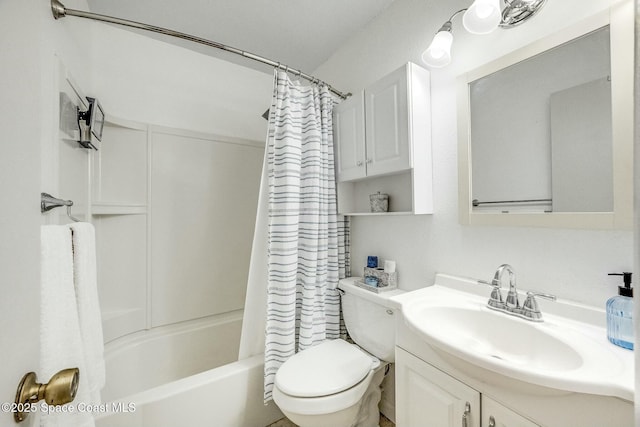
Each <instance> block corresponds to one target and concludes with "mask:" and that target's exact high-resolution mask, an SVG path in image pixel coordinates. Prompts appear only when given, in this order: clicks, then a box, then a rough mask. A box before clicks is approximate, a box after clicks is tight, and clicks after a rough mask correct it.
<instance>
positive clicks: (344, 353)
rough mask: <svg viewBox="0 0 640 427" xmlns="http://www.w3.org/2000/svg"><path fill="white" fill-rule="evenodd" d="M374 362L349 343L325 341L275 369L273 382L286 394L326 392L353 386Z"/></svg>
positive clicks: (334, 391)
mask: <svg viewBox="0 0 640 427" xmlns="http://www.w3.org/2000/svg"><path fill="white" fill-rule="evenodd" d="M375 365H376V364H375V362H374V360H373V359H372V357H371V356H368V355H367V354H365V353H364V352H363V351H362V350H360V349H359V348H358V347H356V346H355V345H353V344H349V343H347V342H346V341H343V340H340V339H338V340H333V341H325V342H323V343H322V344H318V345H316V346H314V347H311V348H308V349H306V350H304V351H301V352H299V353H297V354H295V355H293V356H291V357H290V358H289V359H288V360H287V361H286V362H284V363H283V364H282V366H280V369H278V372H277V373H276V386H277V387H278V388H279V389H280V391H282V392H283V393H286V394H288V395H290V396H296V397H319V396H327V395H330V394H334V393H339V392H341V391H344V390H346V389H348V388H351V387H353V386H354V385H356V384H357V383H359V382H360V381H361V380H362V379H363V378H364V377H365V376H367V374H368V373H369V371H371V369H372V368H373V367H374V366H375Z"/></svg>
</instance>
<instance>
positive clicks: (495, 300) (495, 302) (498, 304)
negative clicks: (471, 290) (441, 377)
mask: <svg viewBox="0 0 640 427" xmlns="http://www.w3.org/2000/svg"><path fill="white" fill-rule="evenodd" d="M478 283H481V284H483V285H488V286H491V287H492V289H491V295H490V296H489V301H487V305H489V307H493V308H501V309H502V308H504V301H503V300H502V293H501V292H500V283H499V282H496V281H495V280H492V281H491V282H487V281H486V280H478Z"/></svg>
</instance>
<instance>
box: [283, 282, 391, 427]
mask: <svg viewBox="0 0 640 427" xmlns="http://www.w3.org/2000/svg"><path fill="white" fill-rule="evenodd" d="M356 280H362V279H361V278H357V277H356V278H354V277H350V278H348V279H342V280H341V281H340V284H339V285H338V289H339V290H340V291H341V292H340V294H341V295H342V298H341V299H342V313H343V317H344V322H345V325H346V327H347V331H349V335H350V336H351V338H352V339H353V341H354V342H355V343H356V344H350V343H348V342H346V341H344V340H342V339H336V340H330V341H325V342H323V343H322V344H318V345H316V346H314V347H311V348H308V349H306V350H304V351H301V352H299V353H297V354H295V355H293V356H292V357H290V358H289V359H288V360H287V361H285V362H284V363H283V364H282V366H280V368H279V369H278V372H277V373H276V376H275V384H274V387H273V400H274V402H275V403H276V404H277V405H278V407H279V408H280V410H281V411H282V412H283V413H284V414H285V415H286V416H287V418H289V419H290V420H291V421H292V422H294V423H295V424H297V425H298V426H300V427H327V426H331V427H352V426H354V427H374V426H378V422H379V412H378V402H379V401H380V396H381V390H380V384H381V383H382V380H383V379H384V374H385V368H386V366H387V365H388V364H389V363H392V362H393V361H394V360H395V325H394V321H395V319H394V311H395V309H394V308H393V305H392V304H391V302H390V300H389V298H391V297H392V296H395V295H399V294H400V293H403V291H401V290H399V289H395V290H391V291H386V292H380V293H375V292H372V291H370V290H367V289H363V288H361V287H358V286H356V285H355V283H354V282H355V281H356Z"/></svg>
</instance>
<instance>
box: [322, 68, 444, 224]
mask: <svg viewBox="0 0 640 427" xmlns="http://www.w3.org/2000/svg"><path fill="white" fill-rule="evenodd" d="M430 123H431V111H430V88H429V72H428V71H427V70H425V69H423V68H420V67H418V66H417V65H415V64H412V63H407V64H406V65H404V66H402V67H401V68H399V69H397V70H396V71H394V72H392V73H390V74H388V75H386V76H385V77H383V78H382V79H380V80H378V81H377V82H375V83H373V84H372V85H371V86H369V87H367V88H365V89H364V91H361V92H360V93H359V94H356V95H354V96H353V97H351V98H350V99H348V100H346V101H344V102H343V103H342V104H340V105H339V106H337V107H336V108H335V114H334V141H335V153H336V172H337V180H338V211H339V212H340V213H341V214H345V215H364V214H369V195H370V194H374V193H377V192H378V191H380V192H381V193H387V194H389V205H390V208H389V211H390V213H391V214H393V213H396V214H399V213H402V214H410V213H413V214H425V213H432V211H433V206H432V188H431V187H432V177H431V175H432V174H431V126H430Z"/></svg>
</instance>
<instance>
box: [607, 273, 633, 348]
mask: <svg viewBox="0 0 640 427" xmlns="http://www.w3.org/2000/svg"><path fill="white" fill-rule="evenodd" d="M609 276H622V277H623V281H624V286H618V295H616V296H615V297H611V298H609V300H608V301H607V338H608V339H609V341H611V342H612V343H613V344H615V345H618V346H620V347H622V348H628V349H630V350H633V341H634V334H633V288H632V287H631V273H628V272H625V273H610V274H609Z"/></svg>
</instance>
